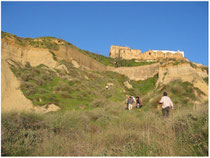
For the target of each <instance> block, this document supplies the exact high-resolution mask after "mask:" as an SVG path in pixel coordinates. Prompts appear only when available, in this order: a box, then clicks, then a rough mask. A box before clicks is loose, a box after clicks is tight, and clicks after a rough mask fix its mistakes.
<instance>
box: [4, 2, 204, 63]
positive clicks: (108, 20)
mask: <svg viewBox="0 0 210 158" xmlns="http://www.w3.org/2000/svg"><path fill="white" fill-rule="evenodd" d="M1 5H2V10H1V11H2V19H1V20H2V21H1V22H2V31H5V32H9V33H12V34H15V35H17V36H20V37H32V38H34V37H42V36H54V37H57V38H62V39H64V40H66V41H68V42H70V43H72V44H74V45H76V46H78V47H79V48H81V49H84V50H89V51H91V52H94V53H97V54H102V55H105V56H109V49H110V46H111V45H120V46H129V47H130V48H133V49H140V50H142V52H144V51H147V50H149V49H154V50H158V49H160V50H162V49H166V50H178V49H179V50H182V51H184V52H185V57H187V58H188V59H189V60H190V61H193V62H197V63H202V64H204V65H208V2H140V1H139V2H5V1H4V2H2V4H1Z"/></svg>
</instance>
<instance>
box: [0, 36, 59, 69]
mask: <svg viewBox="0 0 210 158" xmlns="http://www.w3.org/2000/svg"><path fill="white" fill-rule="evenodd" d="M1 48H2V59H5V60H6V59H10V60H14V61H17V62H20V63H22V64H23V65H24V64H25V63H26V62H30V65H31V66H38V65H40V64H44V65H46V66H48V67H49V68H54V67H55V66H56V64H57V63H56V61H55V60H54V59H53V56H52V54H51V53H50V52H49V50H48V49H43V48H33V47H22V46H20V45H16V44H10V43H9V42H8V41H6V40H2V47H1Z"/></svg>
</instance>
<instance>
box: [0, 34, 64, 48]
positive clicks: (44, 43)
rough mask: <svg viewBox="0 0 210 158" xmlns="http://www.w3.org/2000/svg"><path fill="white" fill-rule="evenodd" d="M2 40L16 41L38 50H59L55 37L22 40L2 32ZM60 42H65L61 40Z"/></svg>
mask: <svg viewBox="0 0 210 158" xmlns="http://www.w3.org/2000/svg"><path fill="white" fill-rule="evenodd" d="M1 35H2V38H10V39H14V41H15V42H16V43H17V44H18V45H21V46H27V45H30V46H33V47H36V48H48V49H49V50H59V45H58V44H57V43H55V42H54V40H56V38H55V37H40V38H35V39H33V38H21V37H17V36H16V35H12V34H10V33H6V32H3V31H2V32H1ZM58 40H59V39H58ZM60 41H63V40H61V39H60Z"/></svg>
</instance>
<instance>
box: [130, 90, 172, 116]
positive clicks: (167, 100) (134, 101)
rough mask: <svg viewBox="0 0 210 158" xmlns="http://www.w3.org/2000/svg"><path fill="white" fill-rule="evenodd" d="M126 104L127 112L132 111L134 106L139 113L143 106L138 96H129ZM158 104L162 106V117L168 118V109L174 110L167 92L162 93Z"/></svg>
mask: <svg viewBox="0 0 210 158" xmlns="http://www.w3.org/2000/svg"><path fill="white" fill-rule="evenodd" d="M126 103H127V109H128V110H129V111H130V110H132V108H133V105H134V104H136V108H137V109H139V111H141V107H142V106H143V104H142V100H141V99H140V98H139V97H138V96H137V97H134V96H130V97H129V98H128V99H127V100H126ZM158 104H161V105H162V114H163V117H168V116H169V110H170V107H171V108H172V110H173V109H174V105H173V102H172V101H171V99H170V98H169V97H168V96H167V92H163V96H162V98H161V99H160V100H158Z"/></svg>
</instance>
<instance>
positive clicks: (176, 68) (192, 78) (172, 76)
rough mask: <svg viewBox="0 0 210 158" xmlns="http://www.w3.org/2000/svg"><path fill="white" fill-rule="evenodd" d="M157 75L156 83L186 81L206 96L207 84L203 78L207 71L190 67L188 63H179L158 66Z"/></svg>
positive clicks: (206, 75)
mask: <svg viewBox="0 0 210 158" xmlns="http://www.w3.org/2000/svg"><path fill="white" fill-rule="evenodd" d="M158 74H159V77H158V81H157V85H159V84H168V83H169V82H171V81H173V80H181V81H183V82H184V81H187V82H190V83H192V84H193V85H194V87H197V88H199V89H200V90H201V91H202V92H203V93H205V94H206V95H207V96H208V85H207V84H206V83H205V81H204V80H203V78H205V77H208V74H207V72H206V71H205V70H204V71H202V70H201V69H199V71H197V70H196V69H194V68H192V67H191V66H190V64H189V63H183V64H179V65H168V66H166V67H160V68H159V72H158Z"/></svg>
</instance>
